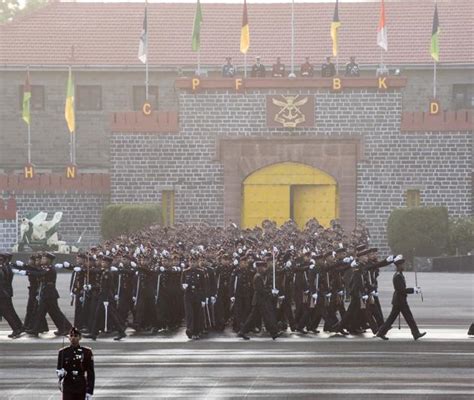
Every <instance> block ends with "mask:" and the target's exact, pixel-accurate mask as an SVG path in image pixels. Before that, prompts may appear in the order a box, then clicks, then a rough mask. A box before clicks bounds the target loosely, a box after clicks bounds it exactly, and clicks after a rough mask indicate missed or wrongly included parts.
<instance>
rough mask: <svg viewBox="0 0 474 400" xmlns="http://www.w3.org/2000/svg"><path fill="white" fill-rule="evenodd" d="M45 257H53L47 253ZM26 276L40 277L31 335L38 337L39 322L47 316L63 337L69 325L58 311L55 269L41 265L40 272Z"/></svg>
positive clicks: (33, 272)
mask: <svg viewBox="0 0 474 400" xmlns="http://www.w3.org/2000/svg"><path fill="white" fill-rule="evenodd" d="M46 257H47V258H48V259H49V260H50V262H51V261H52V260H54V258H55V257H54V255H53V254H50V253H47V254H46ZM27 274H28V275H37V276H39V277H40V288H39V302H38V312H37V314H36V317H35V322H34V324H33V329H32V331H31V332H29V333H31V334H33V335H38V332H39V331H40V329H41V322H42V320H43V318H44V317H45V316H46V314H49V315H50V317H51V319H52V320H53V322H54V324H55V325H56V327H57V329H58V331H57V333H58V335H65V334H66V333H67V332H69V329H71V323H70V322H69V321H68V320H67V318H66V316H65V315H64V314H63V313H62V311H61V310H60V309H59V305H58V298H59V294H58V291H57V290H56V269H55V268H54V266H53V265H51V264H49V265H43V266H42V268H41V271H27Z"/></svg>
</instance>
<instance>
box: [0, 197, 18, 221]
mask: <svg viewBox="0 0 474 400" xmlns="http://www.w3.org/2000/svg"><path fill="white" fill-rule="evenodd" d="M0 220H16V200H15V198H14V197H9V198H8V199H7V200H6V201H5V200H3V199H2V198H1V197H0Z"/></svg>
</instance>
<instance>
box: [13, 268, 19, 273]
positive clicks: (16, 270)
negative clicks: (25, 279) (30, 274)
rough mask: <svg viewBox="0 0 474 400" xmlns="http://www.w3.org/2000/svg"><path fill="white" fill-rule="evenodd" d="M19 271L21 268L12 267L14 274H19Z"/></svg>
mask: <svg viewBox="0 0 474 400" xmlns="http://www.w3.org/2000/svg"><path fill="white" fill-rule="evenodd" d="M18 272H20V270H19V269H16V268H12V274H18Z"/></svg>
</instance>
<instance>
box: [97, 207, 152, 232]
mask: <svg viewBox="0 0 474 400" xmlns="http://www.w3.org/2000/svg"><path fill="white" fill-rule="evenodd" d="M160 223H161V209H160V207H159V206H158V205H156V204H110V205H108V206H106V207H105V208H104V210H103V212H102V220H101V233H102V237H103V238H104V239H112V238H114V237H117V236H119V235H123V234H125V235H128V234H130V233H133V232H137V231H139V230H140V229H143V228H146V227H148V226H151V225H156V224H160Z"/></svg>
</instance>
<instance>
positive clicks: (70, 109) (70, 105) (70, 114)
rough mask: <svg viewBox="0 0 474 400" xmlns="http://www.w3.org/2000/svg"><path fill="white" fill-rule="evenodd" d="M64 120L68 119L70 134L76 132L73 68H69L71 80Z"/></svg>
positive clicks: (68, 84)
mask: <svg viewBox="0 0 474 400" xmlns="http://www.w3.org/2000/svg"><path fill="white" fill-rule="evenodd" d="M64 118H66V122H67V127H68V128H69V132H70V133H73V132H74V131H75V130H76V116H75V115H74V81H73V78H72V71H71V67H69V78H68V80H67V92H66V106H65V107H64Z"/></svg>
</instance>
